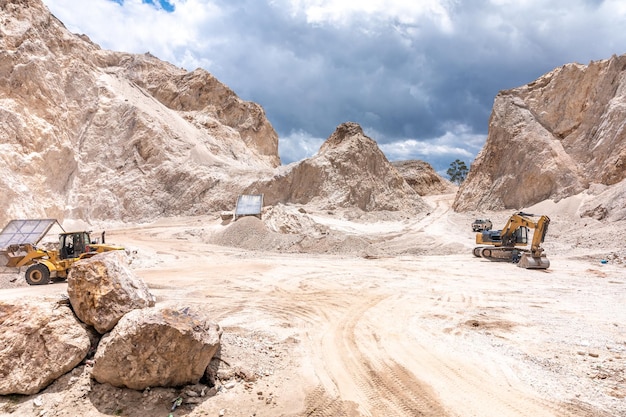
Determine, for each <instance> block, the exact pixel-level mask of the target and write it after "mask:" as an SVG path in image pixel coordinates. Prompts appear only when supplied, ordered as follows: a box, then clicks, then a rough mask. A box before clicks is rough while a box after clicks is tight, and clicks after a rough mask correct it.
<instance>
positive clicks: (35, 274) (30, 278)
mask: <svg viewBox="0 0 626 417" xmlns="http://www.w3.org/2000/svg"><path fill="white" fill-rule="evenodd" d="M26 282H28V283H29V284H30V285H45V284H47V283H49V282H50V270H49V269H48V267H47V266H45V265H43V264H35V265H31V266H30V267H28V269H27V270H26Z"/></svg>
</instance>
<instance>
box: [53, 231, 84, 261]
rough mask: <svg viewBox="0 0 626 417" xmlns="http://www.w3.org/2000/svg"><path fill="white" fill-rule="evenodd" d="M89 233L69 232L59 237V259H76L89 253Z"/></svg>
mask: <svg viewBox="0 0 626 417" xmlns="http://www.w3.org/2000/svg"><path fill="white" fill-rule="evenodd" d="M90 242H91V241H90V238H89V232H69V233H61V234H60V235H59V256H60V258H61V259H71V258H78V257H80V255H82V254H83V253H87V252H89V251H90V248H89V243H90Z"/></svg>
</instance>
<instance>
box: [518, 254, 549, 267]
mask: <svg viewBox="0 0 626 417" xmlns="http://www.w3.org/2000/svg"><path fill="white" fill-rule="evenodd" d="M517 266H519V267H520V268H525V269H548V268H549V267H550V260H549V259H548V258H547V257H546V255H543V254H542V255H541V256H537V257H535V256H532V254H530V253H523V254H522V256H521V258H520V260H519V262H518V263H517Z"/></svg>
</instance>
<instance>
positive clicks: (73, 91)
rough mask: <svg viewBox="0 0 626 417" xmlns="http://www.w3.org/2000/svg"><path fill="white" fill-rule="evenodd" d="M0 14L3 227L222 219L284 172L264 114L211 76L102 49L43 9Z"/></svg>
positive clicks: (33, 2) (31, 4) (20, 4)
mask: <svg viewBox="0 0 626 417" xmlns="http://www.w3.org/2000/svg"><path fill="white" fill-rule="evenodd" d="M1 4H2V7H1V8H0V19H1V21H2V25H1V26H0V121H1V123H0V147H1V148H2V152H0V158H1V160H2V163H1V164H0V194H1V195H2V199H1V200H0V223H5V222H6V220H8V219H10V218H15V217H19V218H22V217H26V218H35V217H54V218H59V219H64V218H77V219H84V220H97V219H107V220H125V221H136V220H148V219H151V218H154V217H157V216H168V215H185V214H187V215H191V214H195V213H204V212H206V211H208V210H211V209H213V210H215V209H221V208H224V204H225V201H228V202H229V204H231V203H232V201H234V199H235V196H236V195H237V194H238V193H239V192H240V191H241V186H240V185H239V182H240V181H238V178H237V177H238V173H240V175H241V176H243V178H247V177H250V176H251V175H250V174H248V172H256V171H259V170H271V169H273V168H275V167H276V166H278V165H279V164H280V159H279V157H278V137H277V135H276V132H275V131H274V129H273V128H272V126H271V125H270V123H269V122H268V121H267V119H266V117H265V114H264V112H263V109H262V108H261V107H260V106H259V105H257V104H255V103H250V102H245V101H243V100H241V99H240V98H238V97H237V96H236V95H235V93H234V92H233V91H231V90H230V89H229V88H228V87H226V86H225V85H223V84H222V83H220V82H219V81H217V80H216V79H215V78H214V77H213V76H211V75H210V74H209V73H207V72H206V71H203V70H196V71H193V72H187V71H185V70H182V69H180V68H177V67H175V66H173V65H170V64H168V63H165V62H163V61H160V60H158V59H157V58H155V57H153V56H151V55H150V54H145V55H133V54H126V53H118V52H112V51H106V50H102V49H100V48H99V47H98V46H97V45H95V44H93V43H92V42H90V41H89V39H87V38H86V37H85V36H77V35H74V34H71V33H69V32H68V31H67V30H66V29H65V27H64V26H63V24H62V23H61V22H59V21H58V20H57V19H56V18H55V17H54V16H52V15H51V14H50V13H49V11H48V10H47V8H46V7H45V6H44V5H43V4H42V3H41V1H40V0H22V1H2V2H1Z"/></svg>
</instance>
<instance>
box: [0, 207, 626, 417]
mask: <svg viewBox="0 0 626 417" xmlns="http://www.w3.org/2000/svg"><path fill="white" fill-rule="evenodd" d="M453 198H454V196H453V195H444V196H431V197H428V202H429V204H430V205H431V206H432V211H431V213H430V214H429V215H428V216H425V217H423V218H411V217H409V216H404V217H402V216H398V215H395V216H389V217H386V218H383V217H382V216H381V218H380V219H379V220H378V221H375V220H376V219H372V218H371V217H370V218H368V221H367V222H365V221H363V220H359V219H354V218H353V220H348V219H347V217H346V216H345V215H344V213H341V212H315V211H314V210H311V209H309V208H306V210H301V212H303V211H305V212H306V213H307V214H306V218H307V221H309V223H307V224H308V226H307V227H308V228H310V229H309V230H308V231H309V232H310V233H308V234H309V235H310V236H309V237H308V238H307V239H303V238H302V236H301V235H297V234H291V235H285V234H283V235H279V234H275V233H269V232H268V231H267V230H266V229H264V227H265V226H264V223H262V222H260V221H258V220H257V219H255V218H243V219H239V220H238V221H237V222H235V223H227V222H222V221H221V220H220V219H219V217H218V216H217V215H215V216H206V217H196V218H181V219H167V220H161V221H159V222H157V223H154V224H149V225H142V226H136V227H132V228H131V227H118V228H116V229H110V230H107V236H108V240H109V242H111V243H118V244H123V245H125V246H126V247H127V248H128V250H129V253H130V255H131V256H130V259H131V260H132V264H131V265H132V267H133V268H134V270H135V272H136V274H137V275H138V276H140V277H141V278H142V279H144V280H145V281H146V282H147V283H148V285H149V287H150V288H151V290H152V292H153V293H154V294H155V295H156V296H157V300H158V301H162V300H177V301H179V302H180V303H181V304H188V305H199V306H202V308H205V309H208V310H209V311H211V312H212V313H213V315H214V317H215V321H216V322H218V323H219V324H220V325H221V326H222V327H223V329H224V335H223V338H222V347H221V351H220V352H219V353H218V355H219V361H218V362H217V363H218V365H219V371H218V379H217V380H216V387H215V388H217V390H216V391H215V390H214V391H212V392H211V393H210V394H209V395H205V396H203V397H195V396H190V395H188V394H189V392H188V391H189V387H182V388H178V389H176V388H153V389H150V390H146V391H144V392H136V391H132V390H127V389H119V388H113V387H110V386H103V385H100V384H97V383H95V382H93V381H92V380H91V379H90V378H89V370H90V369H89V367H88V366H80V367H78V368H76V369H75V370H74V371H73V372H71V373H70V374H68V375H66V376H64V377H62V378H61V379H59V380H57V381H56V382H55V383H54V384H52V385H51V386H50V387H48V388H47V389H46V390H44V391H42V392H41V393H39V394H38V395H33V396H5V397H0V415H2V416H4V415H11V416H15V415H19V416H75V415H81V416H109V415H123V416H136V417H147V416H163V417H165V416H168V414H169V413H170V412H171V415H173V416H227V417H228V416H241V417H249V416H329V417H330V416H349V417H357V416H433V417H435V416H437V417H439V416H450V417H452V416H458V417H467V416H480V417H491V416H493V417H507V416H511V417H522V416H528V417H530V416H532V417H544V416H545V417H548V416H558V417H561V416H572V417H573V416H576V417H580V416H589V417H591V416H606V417H608V416H613V417H614V416H626V399H625V397H626V374H625V372H624V368H625V365H626V308H625V305H626V303H625V302H626V269H625V264H624V258H625V257H626V253H625V249H624V241H623V236H624V233H623V232H625V231H626V225H624V224H622V223H612V224H604V223H600V222H597V221H595V220H592V219H580V218H578V217H577V216H575V211H576V208H577V207H578V204H579V203H580V201H578V200H576V199H569V200H567V201H563V202H561V203H559V204H558V205H557V204H551V203H546V204H543V205H539V206H537V207H534V209H540V210H543V212H541V213H538V214H547V215H549V216H550V217H551V218H552V224H551V226H550V230H549V232H548V237H547V239H546V243H545V248H546V252H547V254H548V258H549V259H550V261H551V267H550V269H548V270H545V271H538V270H524V269H521V268H518V267H516V266H515V265H514V264H508V263H495V262H489V261H486V260H483V259H481V258H475V257H474V256H472V254H471V249H472V248H473V246H474V243H473V241H474V234H473V233H472V231H471V227H470V224H471V222H472V220H473V218H474V217H485V216H488V217H490V218H491V219H492V221H493V222H494V226H495V227H496V228H498V227H501V226H502V225H504V223H505V220H506V219H507V217H508V215H510V214H511V212H510V211H507V212H490V213H464V214H459V213H454V212H452V211H451V210H450V208H449V207H450V204H451V202H452V200H453ZM283 209H284V210H287V211H288V210H289V208H283ZM283 217H284V216H283ZM310 220H313V223H315V225H314V226H311V224H310ZM238 224H239V225H238ZM302 224H303V223H301V224H300V226H301V227H302ZM237 228H238V229H237ZM234 230H237V233H234V232H233V231H234ZM284 230H286V229H284ZM246 231H248V232H249V233H248V234H246ZM252 232H254V233H252ZM304 232H305V233H304V234H305V235H306V234H307V230H304ZM228 239H230V240H228ZM226 240H227V241H228V242H231V244H236V245H237V246H239V247H228V246H223V245H219V244H216V242H221V243H223V242H225V241H226ZM259 243H261V245H259ZM303 248H304V249H307V250H308V252H309V253H297V251H298V250H302V249H303ZM602 259H605V260H607V261H608V262H607V263H605V264H604V263H601V262H600V261H601V260H602ZM5 272H6V271H5ZM7 277H8V278H7ZM11 279H13V278H11V275H10V274H4V278H3V281H2V282H3V287H4V289H1V290H0V299H5V298H13V297H22V296H27V295H41V294H61V293H65V292H66V284H65V283H55V284H51V285H48V286H45V287H29V286H26V285H25V284H24V283H23V282H22V281H23V278H21V277H20V278H18V279H17V280H15V281H14V282H11ZM178 396H182V397H184V398H185V402H184V403H183V404H182V405H181V406H180V407H178V408H176V409H175V410H174V411H171V406H172V400H174V399H176V398H177V397H178Z"/></svg>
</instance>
